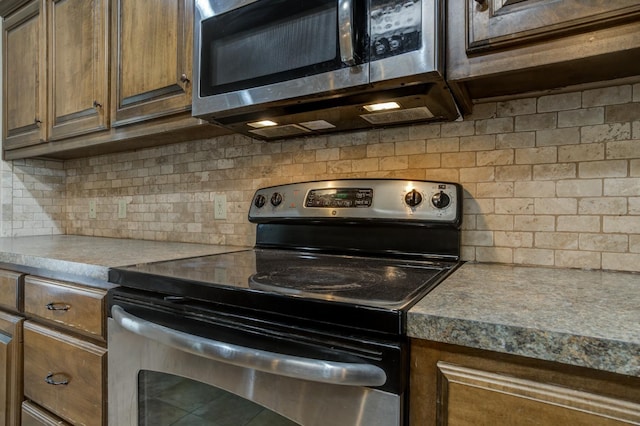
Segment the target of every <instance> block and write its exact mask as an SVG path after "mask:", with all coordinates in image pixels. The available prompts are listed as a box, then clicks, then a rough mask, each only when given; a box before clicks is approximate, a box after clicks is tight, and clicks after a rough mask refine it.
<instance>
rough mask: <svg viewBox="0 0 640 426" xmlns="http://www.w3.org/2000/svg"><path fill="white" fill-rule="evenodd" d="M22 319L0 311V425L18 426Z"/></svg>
mask: <svg viewBox="0 0 640 426" xmlns="http://www.w3.org/2000/svg"><path fill="white" fill-rule="evenodd" d="M22 324H23V318H22V317H18V316H15V315H9V314H7V313H5V312H2V311H0V424H3V425H18V424H20V403H21V402H22Z"/></svg>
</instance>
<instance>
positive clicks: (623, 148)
mask: <svg viewBox="0 0 640 426" xmlns="http://www.w3.org/2000/svg"><path fill="white" fill-rule="evenodd" d="M606 153H607V159H619V158H638V157H639V156H640V140H639V139H634V140H630V141H612V142H607V149H606Z"/></svg>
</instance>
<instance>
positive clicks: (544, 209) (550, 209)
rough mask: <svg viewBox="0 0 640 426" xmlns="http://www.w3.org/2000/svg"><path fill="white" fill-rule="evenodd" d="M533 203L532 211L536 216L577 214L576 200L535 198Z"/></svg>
mask: <svg viewBox="0 0 640 426" xmlns="http://www.w3.org/2000/svg"><path fill="white" fill-rule="evenodd" d="M533 202H534V211H535V214H537V215H545V214H553V215H566V214H577V213H578V200H577V199H576V198H557V197H556V198H536V199H535V200H534V201H533Z"/></svg>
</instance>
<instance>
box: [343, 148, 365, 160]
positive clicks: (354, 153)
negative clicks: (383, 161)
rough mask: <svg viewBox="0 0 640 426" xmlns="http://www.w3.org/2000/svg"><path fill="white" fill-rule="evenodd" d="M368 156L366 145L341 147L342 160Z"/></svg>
mask: <svg viewBox="0 0 640 426" xmlns="http://www.w3.org/2000/svg"><path fill="white" fill-rule="evenodd" d="M366 157H367V147H366V145H356V146H345V147H343V148H340V159H341V160H359V159H361V158H366Z"/></svg>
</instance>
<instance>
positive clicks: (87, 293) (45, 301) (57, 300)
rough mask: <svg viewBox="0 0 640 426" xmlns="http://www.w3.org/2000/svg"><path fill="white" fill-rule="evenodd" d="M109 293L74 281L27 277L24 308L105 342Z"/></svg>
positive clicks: (43, 318)
mask: <svg viewBox="0 0 640 426" xmlns="http://www.w3.org/2000/svg"><path fill="white" fill-rule="evenodd" d="M105 295H106V292H105V291H103V290H100V289H95V288H88V287H82V286H78V285H75V284H72V283H68V282H63V281H56V280H50V279H46V278H40V277H35V276H27V277H26V278H25V280H24V311H25V314H26V315H29V316H33V317H35V318H36V319H41V320H44V321H46V322H50V323H53V324H55V325H56V326H59V327H63V328H65V329H68V330H71V331H73V332H76V333H80V334H82V335H85V336H88V337H91V338H93V339H96V340H99V341H101V342H104V341H106V335H105V329H106V323H105V322H106V313H105V309H106V308H105Z"/></svg>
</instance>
